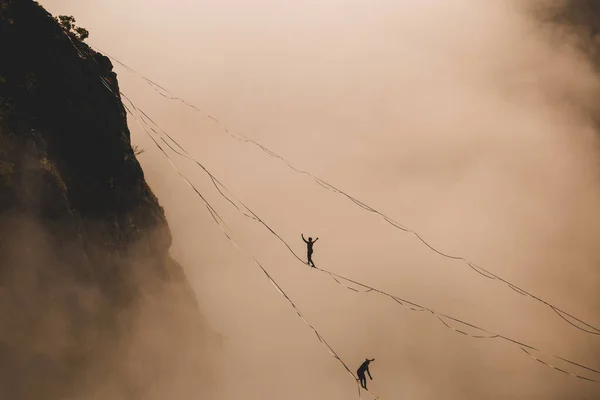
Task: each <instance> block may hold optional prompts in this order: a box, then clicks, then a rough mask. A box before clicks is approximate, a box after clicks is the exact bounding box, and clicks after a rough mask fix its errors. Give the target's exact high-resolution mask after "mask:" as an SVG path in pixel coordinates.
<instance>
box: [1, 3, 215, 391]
mask: <svg viewBox="0 0 600 400" xmlns="http://www.w3.org/2000/svg"><path fill="white" fill-rule="evenodd" d="M74 44H77V45H78V46H81V48H82V49H84V53H85V54H83V57H82V56H81V54H79V52H78V50H77V49H76V48H75V46H74ZM100 77H104V79H105V80H106V82H108V84H109V85H110V86H111V89H112V91H113V92H114V93H117V94H118V93H119V90H118V83H117V79H116V75H115V74H114V73H113V72H112V65H111V63H110V61H109V60H108V59H107V58H106V57H104V56H102V55H100V54H98V53H95V52H93V51H91V50H90V49H89V48H88V47H87V46H85V45H83V44H82V43H80V42H77V40H76V39H75V37H71V38H70V37H69V36H67V34H66V33H65V31H63V29H62V28H61V27H60V26H59V25H58V24H57V23H56V22H55V21H54V19H53V18H52V17H51V16H50V15H49V14H48V13H47V12H46V11H45V10H44V9H43V8H42V7H40V6H39V5H38V4H37V3H35V2H33V1H30V0H0V235H1V236H0V238H1V240H0V398H6V399H8V398H10V399H15V400H17V399H39V398H44V399H58V398H61V399H65V398H73V399H75V398H86V399H90V398H99V399H100V398H111V399H120V398H123V399H125V398H126V399H135V398H144V399H154V398H156V399H166V398H182V396H189V395H191V394H194V395H195V397H202V396H198V395H199V392H198V390H200V388H201V387H202V385H203V383H202V382H201V380H199V379H198V377H199V376H200V375H201V374H203V373H205V372H206V371H204V370H205V366H204V365H203V364H202V363H201V359H202V358H205V357H207V354H208V353H207V352H208V351H209V349H208V347H209V343H210V341H211V340H212V339H210V337H212V336H211V333H210V331H209V330H208V329H207V328H205V326H204V321H203V319H202V317H201V315H200V314H199V311H198V308H197V305H196V301H195V297H194V294H193V292H192V290H191V289H190V287H189V286H188V284H187V282H186V278H185V276H184V274H183V271H182V268H181V267H180V266H179V265H178V264H177V263H175V262H174V261H173V260H172V259H171V257H170V256H169V247H170V245H171V234H170V231H169V228H168V225H167V222H166V219H165V216H164V212H163V209H162V208H161V206H160V205H159V202H158V200H157V199H156V197H155V196H154V195H153V193H152V191H151V190H150V188H149V187H148V185H147V184H146V182H145V180H144V174H143V171H142V169H141V167H140V164H139V163H138V161H137V160H136V157H135V155H134V152H133V150H132V148H131V144H130V138H129V130H128V128H127V120H126V113H125V110H124V108H123V105H122V103H121V101H120V99H119V98H118V97H116V96H115V95H114V93H111V91H109V90H108V89H107V87H105V86H104V84H103V83H102V81H101V79H100Z"/></svg>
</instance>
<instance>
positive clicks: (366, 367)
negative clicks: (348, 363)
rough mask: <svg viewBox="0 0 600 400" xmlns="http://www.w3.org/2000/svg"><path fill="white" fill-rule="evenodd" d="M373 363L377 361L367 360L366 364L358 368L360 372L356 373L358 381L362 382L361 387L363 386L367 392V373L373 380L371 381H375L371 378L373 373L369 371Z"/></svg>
mask: <svg viewBox="0 0 600 400" xmlns="http://www.w3.org/2000/svg"><path fill="white" fill-rule="evenodd" d="M371 361H375V359H372V360H369V359H368V358H367V359H366V361H365V362H364V363H362V364H361V365H360V367H359V368H358V370H357V371H356V375H358V380H359V381H360V386H362V387H363V389H365V390H367V378H366V377H365V372H366V373H367V374H369V378H371V380H373V377H372V376H371V372H370V371H369V363H370V362H371Z"/></svg>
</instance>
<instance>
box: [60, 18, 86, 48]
mask: <svg viewBox="0 0 600 400" xmlns="http://www.w3.org/2000/svg"><path fill="white" fill-rule="evenodd" d="M56 20H57V21H58V23H59V24H60V25H61V26H62V27H63V28H65V29H66V30H67V32H69V33H71V34H73V35H75V37H77V39H79V40H81V41H82V42H83V41H84V40H85V39H87V38H88V37H89V36H90V33H89V32H88V30H87V29H85V28H82V27H80V26H77V25H75V17H73V16H72V15H59V16H58V17H57V18H56Z"/></svg>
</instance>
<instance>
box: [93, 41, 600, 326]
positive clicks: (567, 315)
mask: <svg viewBox="0 0 600 400" xmlns="http://www.w3.org/2000/svg"><path fill="white" fill-rule="evenodd" d="M100 50H101V49H100ZM101 51H102V50H101ZM102 53H103V54H105V55H106V56H108V57H109V58H111V59H112V60H114V61H115V62H117V63H118V64H119V65H121V66H123V67H124V68H125V69H126V70H128V71H130V72H131V73H133V74H135V75H137V76H139V77H141V78H142V79H143V80H145V81H146V82H147V83H148V84H149V85H150V86H151V87H152V88H153V89H154V90H155V91H156V92H157V93H158V94H160V95H161V96H163V97H165V98H166V99H169V100H177V101H180V102H182V103H183V104H184V105H185V106H187V107H190V108H192V109H193V110H195V111H196V112H198V113H200V114H201V115H202V116H204V117H207V118H210V119H212V120H213V121H215V122H216V123H217V124H219V125H220V126H221V127H222V128H223V130H224V131H225V132H226V133H227V134H228V135H229V136H231V137H232V138H234V139H236V140H241V141H244V142H246V143H251V144H254V145H255V146H257V147H259V148H260V149H261V150H262V151H264V152H265V153H266V154H268V155H269V156H271V157H274V158H277V159H279V160H281V161H282V162H283V163H284V164H286V166H287V167H289V168H290V169H292V170H293V171H295V172H297V173H300V174H304V175H307V176H309V177H310V178H312V179H313V180H314V181H315V182H316V183H317V184H318V185H319V186H321V187H323V188H325V189H327V190H329V191H331V192H334V193H337V194H340V195H342V196H344V197H346V198H348V199H349V200H350V201H352V202H353V203H354V204H355V205H357V206H359V207H361V208H362V209H364V210H366V211H368V212H371V213H374V214H376V215H379V216H380V217H381V218H382V219H383V220H384V221H385V222H387V223H388V224H390V225H391V226H393V227H394V228H396V229H399V230H401V231H403V232H407V233H411V234H413V235H414V236H415V237H416V238H417V239H418V240H419V241H421V242H422V243H423V244H424V245H425V246H427V247H428V248H429V249H430V250H432V251H434V252H435V253H437V254H439V255H440V256H442V257H445V258H448V259H452V260H460V261H463V262H464V263H466V265H467V266H468V267H469V268H471V269H472V270H473V271H475V272H477V273H478V274H479V275H481V276H483V277H485V278H488V279H491V280H497V281H499V282H502V283H503V284H505V285H506V286H508V287H509V288H510V289H511V290H513V291H515V292H516V293H518V294H520V295H523V296H526V297H529V298H531V299H533V300H535V301H537V302H539V303H541V304H543V305H545V306H547V307H549V308H550V309H551V310H552V311H554V312H555V313H556V314H557V315H558V316H559V317H560V318H561V319H563V320H564V321H565V322H567V323H568V324H570V325H572V326H573V327H575V328H577V329H579V330H581V331H583V332H586V333H589V334H592V335H600V328H597V327H595V326H593V325H591V324H590V323H588V322H585V321H584V320H582V319H580V318H578V317H576V316H574V315H572V314H571V313H569V312H567V311H565V310H563V309H561V308H559V307H558V306H556V305H553V304H552V303H550V302H548V301H546V300H544V299H542V298H540V297H539V296H536V295H534V294H532V293H531V292H529V291H527V290H525V289H523V288H521V287H519V286H517V285H516V284H514V283H512V282H510V281H509V280H507V279H505V278H502V277H500V276H499V275H497V274H495V273H493V272H491V271H489V270H487V269H485V268H483V267H481V266H479V265H477V264H475V263H474V262H472V261H470V260H469V259H467V258H466V257H462V256H454V255H451V254H448V253H445V252H443V251H441V250H438V249H437V248H436V247H435V246H433V245H431V244H430V243H429V242H427V241H426V240H425V239H424V238H423V237H422V236H421V235H420V234H419V233H418V232H417V231H415V230H412V229H409V228H407V227H405V226H403V225H402V224H400V223H399V222H397V221H395V220H394V219H392V218H391V217H389V216H387V215H386V214H384V213H383V212H381V211H379V210H377V209H375V208H373V207H371V206H369V205H367V204H365V203H364V202H362V201H360V200H358V199H357V198H356V197H354V196H352V195H350V194H348V193H347V192H345V191H343V190H341V189H339V188H337V187H336V186H334V185H332V184H330V183H329V182H327V181H325V180H323V179H321V178H319V177H318V176H316V175H313V174H312V173H310V172H308V171H305V170H302V169H299V168H297V167H295V166H294V165H293V164H292V163H291V162H290V161H289V160H287V159H286V158H284V157H283V156H281V155H279V154H277V153H275V152H273V151H271V150H269V149H268V148H266V147H265V146H263V145H262V144H260V143H258V142H257V141H255V140H253V139H251V138H249V137H247V136H245V135H243V134H241V133H239V132H235V133H232V131H230V130H229V129H227V128H226V127H225V126H223V124H222V123H221V122H220V121H219V120H218V119H217V118H215V117H213V116H211V115H209V114H207V113H205V112H203V111H201V110H200V109H199V108H197V107H196V106H194V105H193V104H191V103H189V102H187V101H186V100H184V99H182V98H180V97H177V96H175V95H174V94H173V93H171V92H170V91H169V90H167V89H165V88H164V87H163V86H160V85H159V84H157V83H156V82H154V81H152V80H151V79H149V78H147V77H145V76H144V75H142V74H141V73H139V72H137V71H136V70H134V69H133V68H130V67H129V66H127V65H126V64H124V63H123V62H121V61H119V60H118V59H116V58H114V57H112V56H110V55H109V54H108V53H106V52H104V51H102ZM165 93H167V94H168V95H167V94H165ZM236 135H237V136H239V137H237V136H236ZM240 138H241V139H240ZM573 321H576V322H577V323H579V324H581V325H583V326H584V327H582V326H579V325H577V324H576V323H575V322H573Z"/></svg>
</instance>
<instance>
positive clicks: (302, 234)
mask: <svg viewBox="0 0 600 400" xmlns="http://www.w3.org/2000/svg"><path fill="white" fill-rule="evenodd" d="M300 236H302V240H304V243H308V242H307V241H306V239H304V233H301V234H300Z"/></svg>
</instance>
